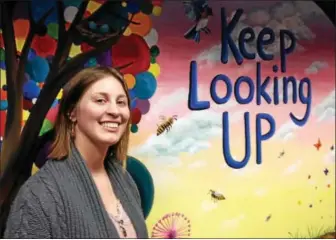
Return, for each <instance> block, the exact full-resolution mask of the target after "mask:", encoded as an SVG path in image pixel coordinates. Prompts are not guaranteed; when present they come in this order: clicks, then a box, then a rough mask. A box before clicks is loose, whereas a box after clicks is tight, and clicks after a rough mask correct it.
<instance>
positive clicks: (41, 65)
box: [26, 56, 49, 85]
mask: <svg viewBox="0 0 336 240" xmlns="http://www.w3.org/2000/svg"><path fill="white" fill-rule="evenodd" d="M26 73H28V74H29V76H30V78H31V79H33V80H34V81H36V82H44V81H45V79H46V77H47V76H48V73H49V63H48V61H47V60H46V59H44V58H41V57H39V56H36V57H35V58H33V59H32V60H31V61H28V62H27V65H26ZM35 85H36V84H35Z"/></svg>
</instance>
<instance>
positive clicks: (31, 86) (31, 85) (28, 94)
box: [23, 80, 41, 100]
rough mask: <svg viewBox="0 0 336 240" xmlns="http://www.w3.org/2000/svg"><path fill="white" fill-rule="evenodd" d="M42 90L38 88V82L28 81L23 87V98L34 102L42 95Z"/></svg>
mask: <svg viewBox="0 0 336 240" xmlns="http://www.w3.org/2000/svg"><path fill="white" fill-rule="evenodd" d="M40 91H41V90H40V88H39V86H37V84H36V82H34V81H32V80H28V81H27V82H26V83H25V84H24V85H23V96H24V97H25V98H26V99H29V100H32V99H33V98H37V97H38V96H39V94H40Z"/></svg>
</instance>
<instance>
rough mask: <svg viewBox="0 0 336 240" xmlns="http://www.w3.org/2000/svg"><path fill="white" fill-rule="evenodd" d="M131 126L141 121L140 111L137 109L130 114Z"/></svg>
mask: <svg viewBox="0 0 336 240" xmlns="http://www.w3.org/2000/svg"><path fill="white" fill-rule="evenodd" d="M131 117H132V118H131V119H132V124H138V123H139V122H140V121H141V111H140V109H138V108H134V109H133V110H132V112H131Z"/></svg>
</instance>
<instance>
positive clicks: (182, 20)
mask: <svg viewBox="0 0 336 240" xmlns="http://www.w3.org/2000/svg"><path fill="white" fill-rule="evenodd" d="M209 2H210V3H209V4H210V6H212V7H213V10H214V17H213V18H211V19H210V24H209V27H210V29H211V30H212V34H211V35H205V34H204V33H203V34H202V36H201V42H200V43H199V44H197V43H195V42H193V41H190V40H186V39H184V38H183V34H184V32H185V31H186V30H187V29H189V28H190V27H191V26H192V24H193V23H192V22H190V21H189V20H188V19H187V18H186V17H185V16H184V13H183V8H182V3H178V2H167V3H166V4H165V6H164V10H163V14H162V16H161V17H159V18H155V19H154V22H153V27H154V28H155V29H156V30H157V31H158V34H159V42H158V46H159V47H160V56H159V57H158V59H157V61H158V63H159V65H160V68H161V75H160V76H159V78H158V85H159V88H161V89H160V90H159V91H158V93H157V94H156V95H155V96H154V97H153V99H152V100H151V103H152V104H153V105H155V104H160V102H159V101H158V100H159V99H160V97H162V96H163V95H169V94H171V93H172V92H173V91H174V90H176V89H177V88H180V87H182V88H185V89H187V88H188V84H189V65H190V61H191V60H196V57H197V56H198V55H199V54H200V53H201V52H202V51H204V50H207V49H210V48H211V47H212V46H214V45H216V44H219V43H220V6H223V5H225V7H226V8H227V12H229V13H230V12H231V10H234V9H236V7H237V6H239V4H238V3H237V4H236V3H235V5H236V6H233V4H231V3H230V2H226V1H223V2H221V1H216V2H212V1H209ZM257 5H258V4H257ZM257 5H256V6H257ZM264 5H265V1H262V2H259V6H264ZM178 6H179V7H181V8H180V9H179V8H178ZM245 6H246V4H244V10H245V12H246V13H248V10H247V8H246V7H245ZM252 8H253V7H252ZM172 14H175V15H174V17H172ZM306 25H307V24H306ZM307 26H308V27H309V28H310V30H311V31H312V32H313V33H315V34H316V38H315V39H314V40H306V41H302V40H300V41H298V43H299V44H300V45H301V46H303V47H304V48H305V51H303V52H299V51H296V52H295V53H292V54H291V55H290V56H288V60H287V73H286V74H282V73H280V74H279V75H278V76H291V75H293V76H296V77H297V80H299V79H301V78H303V77H308V78H309V79H310V80H311V82H312V89H313V90H312V93H313V100H312V102H313V106H312V110H313V109H314V107H315V106H316V105H317V104H319V103H321V101H322V100H324V99H325V98H326V97H327V96H328V95H329V94H330V93H331V91H332V90H333V89H335V67H334V66H335V56H334V52H335V44H334V43H335V40H336V39H333V38H332V37H331V34H330V31H333V27H332V24H331V23H330V22H329V21H328V20H327V19H326V17H324V16H322V17H320V18H316V19H315V20H314V24H311V23H309V25H307ZM314 61H319V62H323V63H327V64H328V66H327V67H326V68H321V69H319V70H318V72H317V73H313V74H308V73H306V72H305V69H307V68H308V67H309V66H310V65H311V64H312V63H313V62H314ZM275 62H278V60H275V61H271V62H262V75H263V76H264V77H265V76H275V74H274V73H273V72H272V71H271V69H272V66H273V65H274V63H275ZM250 64H251V69H250V70H249V71H247V72H245V73H239V68H238V67H237V65H236V63H235V61H234V60H233V59H232V60H231V62H229V63H228V64H226V65H224V64H221V63H220V62H218V63H217V64H215V65H213V66H211V67H201V66H199V74H198V76H199V77H198V80H199V83H200V84H202V85H203V86H204V88H205V92H206V93H205V94H203V99H201V100H210V94H209V90H208V89H209V86H210V82H211V80H212V78H213V77H214V76H216V75H217V74H226V75H227V76H229V77H230V78H231V81H232V82H234V81H235V79H236V78H237V77H238V76H240V75H242V74H244V75H248V76H250V77H251V78H252V79H255V74H256V62H255V61H250V62H246V63H245V62H244V65H250ZM278 66H279V65H278ZM279 67H280V66H279ZM221 89H222V91H224V92H225V88H221ZM254 105H255V104H252V105H249V106H248V110H249V111H251V112H254V113H257V112H270V113H271V114H273V115H274V116H275V119H276V123H277V127H279V126H281V125H283V124H285V123H287V122H288V121H290V118H289V115H288V113H289V112H291V111H292V112H294V113H295V115H296V116H299V117H301V116H303V113H304V111H305V105H301V104H300V102H299V100H298V103H297V104H296V105H287V106H285V105H283V103H281V102H280V105H278V106H274V105H272V104H271V105H267V104H263V105H262V106H254ZM211 106H214V103H212V105H211ZM246 108H247V106H237V107H235V108H234V111H239V110H244V109H246ZM216 109H217V111H220V112H222V111H224V107H223V109H221V107H216ZM163 112H164V114H165V115H170V114H178V115H184V113H186V112H189V110H188V108H187V102H186V101H185V100H184V101H182V102H179V103H177V104H175V105H171V106H170V108H167V109H165V110H164V111H163ZM316 117H317V116H314V115H313V114H312V113H311V115H310V118H309V121H308V123H307V125H305V127H304V128H300V129H301V130H302V129H304V132H305V134H304V135H303V136H302V137H303V139H305V141H307V142H309V143H310V142H311V143H314V142H315V141H316V139H317V138H318V137H321V138H324V139H328V140H327V141H328V142H333V141H334V135H330V132H333V131H334V129H335V124H334V122H333V121H327V122H323V124H322V125H321V124H318V123H317V122H316ZM252 119H253V118H252ZM154 121H155V120H154ZM321 126H323V127H321ZM252 127H253V128H254V126H252ZM253 128H252V129H253ZM301 132H302V131H301ZM307 134H308V135H309V138H307Z"/></svg>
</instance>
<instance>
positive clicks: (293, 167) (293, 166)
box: [284, 160, 302, 175]
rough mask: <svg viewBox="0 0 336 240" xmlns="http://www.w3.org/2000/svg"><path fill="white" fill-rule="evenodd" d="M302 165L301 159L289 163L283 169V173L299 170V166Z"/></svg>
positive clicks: (287, 173)
mask: <svg viewBox="0 0 336 240" xmlns="http://www.w3.org/2000/svg"><path fill="white" fill-rule="evenodd" d="M301 165H302V161H301V160H298V161H296V162H295V163H293V164H291V165H289V166H288V167H287V168H286V169H285V170H284V175H289V174H293V173H295V172H297V171H298V170H299V168H300V167H301Z"/></svg>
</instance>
